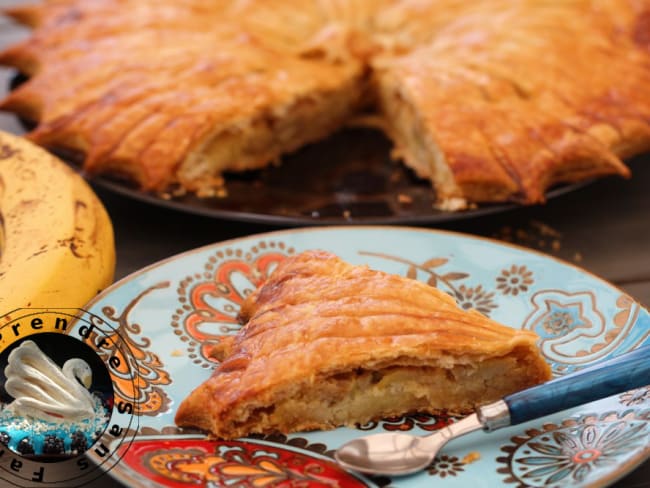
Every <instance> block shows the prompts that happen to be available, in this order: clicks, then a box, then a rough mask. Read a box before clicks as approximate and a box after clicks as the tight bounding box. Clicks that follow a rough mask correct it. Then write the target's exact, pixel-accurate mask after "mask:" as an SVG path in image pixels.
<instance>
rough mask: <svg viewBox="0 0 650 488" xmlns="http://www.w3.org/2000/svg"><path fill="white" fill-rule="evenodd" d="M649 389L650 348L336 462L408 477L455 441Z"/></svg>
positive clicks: (361, 444) (348, 450)
mask: <svg viewBox="0 0 650 488" xmlns="http://www.w3.org/2000/svg"><path fill="white" fill-rule="evenodd" d="M648 384H650V346H645V347H642V348H639V349H636V350H634V351H632V352H629V353H626V354H622V355H620V356H617V357H615V358H613V359H610V360H608V361H604V362H602V363H600V364H597V365H594V366H592V367H590V368H585V369H583V370H581V371H578V372H576V373H573V374H569V375H566V376H562V377H559V378H556V379H554V380H551V381H548V382H546V383H543V384H541V385H538V386H535V387H533V388H529V389H527V390H523V391H520V392H517V393H513V394H512V395H508V396H506V397H504V398H503V399H502V400H498V401H496V402H494V403H491V404H489V405H485V406H482V407H479V408H478V409H477V411H476V413H473V414H471V415H470V416H468V417H466V418H464V419H462V420H460V421H458V422H456V423H454V424H451V425H449V426H447V427H445V428H444V429H441V430H438V431H436V432H435V433H434V434H430V435H426V436H423V437H417V436H413V435H409V434H399V433H392V432H391V433H383V434H374V435H369V436H366V437H361V438H359V439H355V440H353V441H350V442H348V443H346V444H344V445H343V446H341V447H340V448H339V449H338V450H337V451H336V452H335V453H334V457H335V458H336V460H337V461H338V463H339V464H340V465H341V466H343V467H344V468H346V469H351V470H354V471H360V472H362V473H368V474H385V475H405V474H411V473H415V472H416V471H420V470H422V469H424V468H426V467H427V466H429V465H430V464H431V462H432V461H433V460H434V458H435V457H436V454H437V453H438V451H439V450H440V449H441V448H442V447H443V446H444V445H445V444H446V443H447V442H448V441H450V440H452V439H455V438H456V437H459V436H462V435H465V434H468V433H470V432H474V431H476V430H481V429H482V430H485V431H493V430H496V429H500V428H502V427H506V426H509V425H517V424H520V423H523V422H527V421H529V420H533V419H537V418H539V417H543V416H544V415H548V414H551V413H555V412H559V411H560V410H564V409H567V408H571V407H575V406H576V405H582V404H583V403H588V402H591V401H594V400H598V399H600V398H605V397H608V396H610V395H615V394H617V393H621V392H624V391H627V390H632V389H634V388H639V387H642V386H645V385H648Z"/></svg>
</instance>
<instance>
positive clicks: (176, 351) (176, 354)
mask: <svg viewBox="0 0 650 488" xmlns="http://www.w3.org/2000/svg"><path fill="white" fill-rule="evenodd" d="M182 355H183V351H182V350H180V349H174V350H173V351H172V352H171V356H172V357H174V358H178V357H181V356H182Z"/></svg>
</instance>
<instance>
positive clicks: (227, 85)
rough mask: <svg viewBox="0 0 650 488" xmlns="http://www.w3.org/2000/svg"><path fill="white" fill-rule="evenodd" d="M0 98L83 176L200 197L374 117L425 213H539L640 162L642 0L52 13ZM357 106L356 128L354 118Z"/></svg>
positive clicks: (219, 3) (644, 56)
mask: <svg viewBox="0 0 650 488" xmlns="http://www.w3.org/2000/svg"><path fill="white" fill-rule="evenodd" d="M8 13H9V14H10V15H13V17H14V18H16V19H18V20H19V21H21V22H23V23H25V24H28V25H30V26H32V27H33V29H34V30H33V35H32V36H31V37H30V38H28V39H27V40H26V41H24V42H21V43H19V44H17V45H15V46H13V47H10V48H9V49H7V50H6V51H4V53H2V54H0V63H3V64H5V65H11V66H15V67H17V68H18V69H19V70H21V71H22V72H24V73H25V74H27V75H28V76H29V81H27V82H26V83H25V84H23V85H22V86H20V87H19V88H18V89H16V90H15V91H13V92H12V93H11V94H10V95H9V96H8V97H7V98H6V99H5V100H4V102H2V105H1V107H2V108H4V109H5V110H11V111H14V112H16V113H18V114H20V115H21V116H24V117H27V118H29V119H32V120H34V121H37V122H38V125H37V126H36V128H35V130H34V131H32V132H31V133H30V134H29V135H28V137H30V138H31V139H32V140H34V141H36V142H38V143H40V144H42V145H45V146H48V147H51V148H59V149H61V148H62V149H66V150H73V151H77V152H79V153H81V154H83V155H84V165H85V169H86V171H87V172H88V173H109V174H113V175H122V176H126V177H127V178H129V179H131V180H133V181H134V182H136V184H137V185H139V187H140V188H142V189H143V190H147V191H167V190H168V189H170V188H172V187H174V188H176V187H178V186H180V187H181V189H184V190H190V191H194V192H197V193H198V194H210V193H211V192H212V191H213V190H214V189H215V188H218V187H219V186H220V185H223V178H222V175H223V174H224V172H233V171H244V170H249V169H255V168H261V167H264V166H267V165H269V164H271V163H273V162H274V161H277V160H278V158H280V157H281V156H282V155H283V154H286V153H288V152H292V151H294V150H296V149H298V148H300V147H301V146H303V145H305V144H307V143H310V142H313V141H317V140H320V139H323V138H325V137H327V136H328V135H329V134H331V133H333V132H334V131H336V130H337V129H339V128H341V127H342V126H344V125H345V124H347V123H348V122H350V121H357V122H358V121H359V120H365V121H370V120H372V121H373V125H375V126H378V127H381V128H382V129H383V130H384V132H385V133H386V134H387V135H388V136H389V137H390V138H391V140H392V141H393V143H394V149H395V150H394V154H395V155H396V156H397V157H399V158H400V159H401V160H402V161H403V162H404V163H405V164H406V165H408V166H409V167H410V168H412V169H413V170H414V172H415V173H416V174H417V175H419V176H420V177H422V178H425V179H428V180H430V181H431V183H432V185H433V186H434V187H435V190H436V195H437V198H438V200H439V203H440V205H441V206H442V207H443V208H448V209H454V208H464V207H466V206H467V205H468V203H475V202H479V203H480V202H504V201H514V202H520V203H538V202H543V201H544V195H545V191H546V190H547V189H548V188H549V187H551V186H553V185H555V184H558V183H562V182H575V181H581V180H585V179H589V178H594V177H599V176H605V175H612V174H618V175H622V176H628V175H629V170H628V168H627V167H626V165H625V164H624V163H623V162H622V159H625V158H628V157H630V156H633V155H636V154H639V153H642V152H645V151H648V150H649V149H650V123H649V121H650V88H648V87H650V34H648V32H650V0H474V1H465V0H156V1H153V0H97V1H93V2H87V1H85V0H50V1H45V2H43V3H41V4H37V5H35V6H26V7H15V8H13V9H10V10H9V11H8ZM360 113H363V118H362V119H361V118H360V117H359V114H360Z"/></svg>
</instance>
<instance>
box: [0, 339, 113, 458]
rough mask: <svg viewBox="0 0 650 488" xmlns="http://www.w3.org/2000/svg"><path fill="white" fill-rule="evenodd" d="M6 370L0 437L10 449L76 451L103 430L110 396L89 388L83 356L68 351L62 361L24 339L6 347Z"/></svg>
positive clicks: (28, 452) (38, 452)
mask: <svg viewBox="0 0 650 488" xmlns="http://www.w3.org/2000/svg"><path fill="white" fill-rule="evenodd" d="M49 339H52V338H49ZM61 339H62V338H61ZM70 340H74V339H70ZM74 341H75V342H76V340H74ZM79 344H81V343H79ZM49 345H50V346H52V344H49ZM72 346H73V347H74V343H73V344H72ZM52 347H55V346H52ZM66 347H67V344H66ZM82 347H85V346H83V345H82ZM4 374H5V377H6V381H5V384H4V390H5V392H6V394H7V395H8V396H11V398H6V400H5V402H6V403H4V404H3V403H1V402H0V443H2V444H4V445H6V446H8V447H9V448H10V449H12V450H13V451H14V452H17V453H19V454H21V455H23V456H36V457H38V456H46V457H47V456H49V457H52V456H74V455H77V454H80V453H82V452H84V451H86V450H87V449H89V448H90V446H92V444H93V443H94V441H95V440H96V439H97V438H98V436H99V435H100V434H101V432H102V431H103V430H104V428H105V426H106V424H107V422H108V419H109V417H110V409H111V407H110V404H111V402H110V399H107V398H104V399H103V398H102V393H101V392H99V390H98V392H93V391H91V386H93V369H92V368H91V366H90V365H89V364H88V362H86V361H84V360H83V359H81V358H79V357H72V358H70V359H68V360H67V361H65V362H64V363H63V366H62V367H60V366H59V365H58V364H57V363H56V362H55V361H54V360H53V359H52V358H50V357H48V355H47V354H45V353H44V352H43V350H41V348H39V346H38V345H37V344H36V342H34V341H32V340H25V341H23V342H22V343H21V344H20V345H19V346H18V347H16V348H15V349H14V350H12V351H11V352H10V353H9V355H8V357H7V363H6V367H5V368H4ZM100 377H101V376H100ZM104 381H105V380H104ZM105 394H106V392H104V396H105Z"/></svg>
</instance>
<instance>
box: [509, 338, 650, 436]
mask: <svg viewBox="0 0 650 488" xmlns="http://www.w3.org/2000/svg"><path fill="white" fill-rule="evenodd" d="M646 385H650V346H645V347H641V348H639V349H635V350H634V351H631V352H628V353H626V354H621V355H620V356H617V357H615V358H612V359H609V360H607V361H604V362H602V363H599V364H596V365H594V366H591V367H589V368H585V369H583V370H581V371H578V372H576V373H572V374H569V375H566V376H562V377H559V378H556V379H554V380H551V381H549V382H547V383H543V384H541V385H538V386H534V387H533V388H529V389H527V390H523V391H520V392H517V393H513V394H512V395H508V396H506V397H504V398H503V400H504V401H505V402H506V404H507V405H508V409H509V410H510V425H516V424H520V423H522V422H527V421H528V420H533V419H537V418H539V417H543V416H544V415H549V414H551V413H555V412H559V411H560V410H564V409H566V408H571V407H575V406H576V405H582V404H583V403H588V402H592V401H594V400H598V399H600V398H605V397H608V396H610V395H615V394H617V393H621V392H624V391H627V390H632V389H634V388H639V387H642V386H646Z"/></svg>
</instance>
